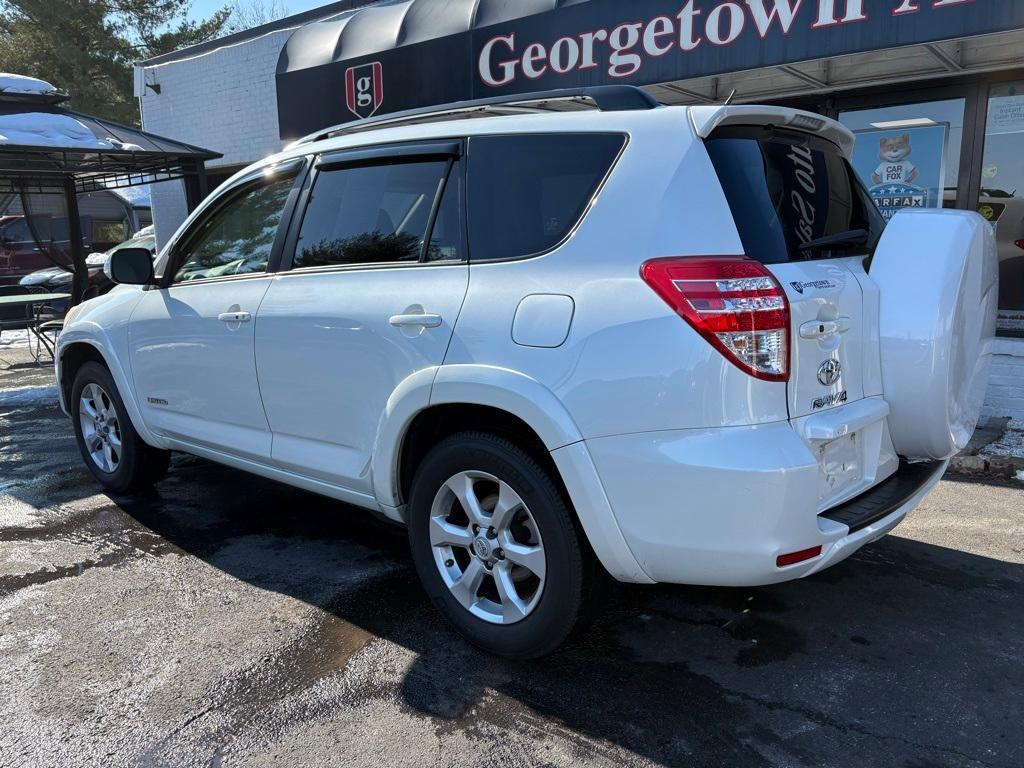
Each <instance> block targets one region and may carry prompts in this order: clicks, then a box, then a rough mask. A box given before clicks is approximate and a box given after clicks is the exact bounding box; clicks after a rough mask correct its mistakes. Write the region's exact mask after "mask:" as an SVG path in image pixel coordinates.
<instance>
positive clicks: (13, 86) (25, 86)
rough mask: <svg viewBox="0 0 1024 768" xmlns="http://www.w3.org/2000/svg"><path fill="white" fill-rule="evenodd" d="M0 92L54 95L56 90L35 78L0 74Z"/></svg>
mask: <svg viewBox="0 0 1024 768" xmlns="http://www.w3.org/2000/svg"><path fill="white" fill-rule="evenodd" d="M0 92H7V93H38V94H50V93H56V92H57V89H56V88H54V87H53V86H52V85H50V83H48V82H46V81H45V80H39V79H38V78H35V77H25V75H12V74H10V73H8V72H0Z"/></svg>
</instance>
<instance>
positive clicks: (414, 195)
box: [293, 159, 462, 268]
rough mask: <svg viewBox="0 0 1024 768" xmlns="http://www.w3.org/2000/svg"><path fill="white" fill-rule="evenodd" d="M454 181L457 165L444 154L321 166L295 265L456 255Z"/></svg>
mask: <svg viewBox="0 0 1024 768" xmlns="http://www.w3.org/2000/svg"><path fill="white" fill-rule="evenodd" d="M449 172H450V173H449ZM460 178H461V173H460V170H459V166H458V164H457V163H454V164H453V163H452V162H451V161H449V160H447V159H439V160H424V161H420V162H408V163H399V164H386V165H366V166H345V167H341V168H330V169H326V170H322V171H321V172H320V173H319V174H318V175H317V178H316V181H315V182H314V184H313V192H312V195H311V196H310V201H309V205H308V206H307V208H306V214H305V216H304V218H303V220H302V227H301V229H300V231H299V240H298V243H297V244H296V247H295V260H294V262H293V265H294V267H295V268H303V267H326V266H338V265H344V266H351V265H358V264H402V263H409V264H414V263H417V262H420V261H451V260H457V259H460V258H461V253H460V251H461V248H460V244H461V233H460V231H461V219H462V216H461V212H460V210H459V180H460ZM438 195H442V198H441V202H440V205H439V207H438V211H437V218H436V221H434V222H431V214H432V213H433V212H434V208H435V204H436V203H437V199H438ZM428 231H429V232H430V234H429V243H427V242H426V241H427V238H428Z"/></svg>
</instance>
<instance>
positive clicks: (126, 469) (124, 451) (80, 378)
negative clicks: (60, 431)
mask: <svg viewBox="0 0 1024 768" xmlns="http://www.w3.org/2000/svg"><path fill="white" fill-rule="evenodd" d="M89 384H98V385H99V386H100V387H101V388H102V389H103V391H104V392H106V393H107V395H108V396H109V397H110V399H111V402H112V403H113V405H114V410H115V411H116V412H117V424H118V427H119V428H120V431H121V458H120V461H119V462H118V465H117V469H116V470H114V471H113V472H104V471H103V470H102V469H100V468H99V467H98V466H96V463H95V462H94V461H93V460H92V457H91V456H90V455H89V451H88V450H87V448H86V446H85V437H84V435H83V434H82V424H81V420H80V418H79V415H78V404H79V402H80V401H81V397H82V390H84V389H85V388H86V386H88V385H89ZM68 410H69V411H70V412H71V419H72V422H73V423H74V429H75V439H76V441H77V442H78V450H79V451H80V452H81V454H82V459H83V460H84V461H85V465H86V467H88V468H89V471H90V472H91V473H92V475H93V477H95V478H96V480H97V481H99V483H100V484H101V485H102V486H103V487H104V488H106V489H107V490H109V491H112V492H114V493H127V492H129V491H132V490H135V489H137V488H139V487H140V485H141V484H142V481H143V478H144V477H145V474H146V468H145V458H146V457H145V456H144V455H143V453H144V451H145V449H146V448H148V446H146V445H145V444H144V443H143V442H142V440H141V438H139V436H138V433H137V432H136V431H135V428H134V427H133V426H132V423H131V419H130V418H129V417H128V412H127V410H126V409H125V407H124V401H123V400H122V399H121V393H120V392H118V389H117V385H116V384H115V383H114V378H113V376H111V375H110V371H108V370H107V369H106V368H105V367H104V366H102V365H100V364H99V363H94V362H89V363H85V364H84V365H83V366H82V367H81V368H80V369H79V370H78V373H77V374H76V376H75V381H74V384H73V385H72V387H71V402H70V403H68Z"/></svg>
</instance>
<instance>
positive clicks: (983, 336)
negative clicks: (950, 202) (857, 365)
mask: <svg viewBox="0 0 1024 768" xmlns="http://www.w3.org/2000/svg"><path fill="white" fill-rule="evenodd" d="M870 272H871V277H872V278H873V279H874V281H875V282H876V284H877V285H878V287H879V291H880V315H879V331H880V349H881V358H882V387H883V390H884V394H885V399H886V400H887V401H888V403H889V407H890V416H889V430H890V433H891V435H892V441H893V445H894V446H895V447H896V451H897V452H898V453H899V454H900V455H901V456H904V457H907V458H910V459H947V458H950V457H951V456H954V455H955V454H956V453H958V452H959V451H960V450H962V449H963V448H964V446H966V445H967V443H968V441H969V440H970V439H971V436H972V435H973V434H974V429H975V427H976V426H977V424H978V419H979V417H980V415H981V407H982V404H983V402H984V400H985V390H986V387H987V385H988V373H989V364H990V362H991V349H992V343H991V342H992V339H993V338H994V336H995V328H996V311H997V307H998V301H999V285H998V284H999V264H998V255H997V251H996V243H995V236H994V234H993V232H992V228H991V226H990V225H989V224H988V223H987V222H986V221H985V220H984V219H983V218H981V216H979V215H977V214H976V213H972V212H969V211H939V210H920V211H903V212H900V213H898V214H896V215H895V216H894V217H893V218H892V221H890V222H889V225H888V226H887V227H886V229H885V233H884V234H883V235H882V239H881V241H880V242H879V244H878V248H877V250H876V251H875V256H874V258H873V260H872V263H871V270H870Z"/></svg>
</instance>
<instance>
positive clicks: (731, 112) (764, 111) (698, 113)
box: [690, 104, 854, 159]
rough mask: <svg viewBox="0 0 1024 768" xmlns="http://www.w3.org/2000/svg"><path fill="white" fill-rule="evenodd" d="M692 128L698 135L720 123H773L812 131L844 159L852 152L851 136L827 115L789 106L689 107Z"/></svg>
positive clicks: (705, 132)
mask: <svg viewBox="0 0 1024 768" xmlns="http://www.w3.org/2000/svg"><path fill="white" fill-rule="evenodd" d="M690 120H691V121H692V122H693V130H694V131H696V133H697V135H698V136H700V137H701V138H702V139H706V138H708V136H710V135H711V134H712V133H713V132H714V131H715V129H716V128H720V127H722V126H724V125H764V126H768V125H774V126H778V127H780V128H789V129H790V130H794V131H803V132H804V133H815V134H817V135H819V136H821V137H823V138H825V139H828V140H829V141H831V142H832V143H833V144H835V145H836V146H838V147H839V149H840V151H841V152H842V153H843V156H844V157H846V158H847V159H849V158H850V156H851V155H852V154H853V144H854V136H853V133H851V132H850V130H849V129H848V128H847V127H846V126H844V125H842V124H841V123H838V122H836V121H835V120H830V119H829V118H827V117H823V116H821V115H816V114H814V113H813V112H804V111H803V110H800V109H790V108H789V107H760V106H752V105H745V104H744V105H736V106H714V105H708V106H700V107H690Z"/></svg>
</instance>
